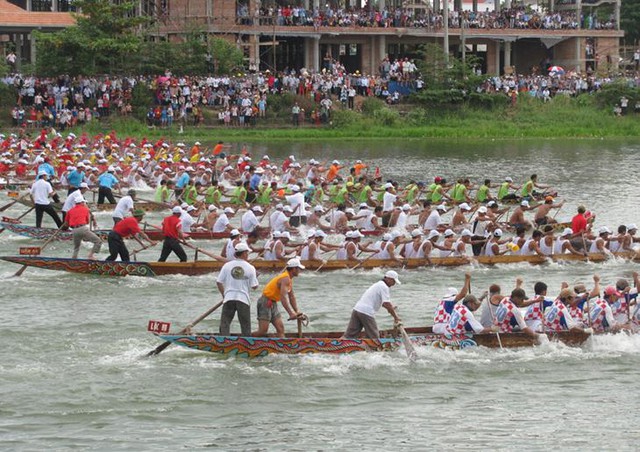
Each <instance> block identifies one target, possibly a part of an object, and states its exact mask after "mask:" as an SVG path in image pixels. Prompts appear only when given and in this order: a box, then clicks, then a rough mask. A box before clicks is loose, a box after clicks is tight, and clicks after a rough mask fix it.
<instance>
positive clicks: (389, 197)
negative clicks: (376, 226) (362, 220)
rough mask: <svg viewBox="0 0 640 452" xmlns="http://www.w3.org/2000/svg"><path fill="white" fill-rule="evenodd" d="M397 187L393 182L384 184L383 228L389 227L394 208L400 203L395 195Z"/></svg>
mask: <svg viewBox="0 0 640 452" xmlns="http://www.w3.org/2000/svg"><path fill="white" fill-rule="evenodd" d="M395 190H396V189H395V187H394V186H393V184H392V183H391V182H387V183H386V184H384V196H383V197H382V226H383V227H385V228H386V227H388V226H389V220H390V219H391V213H392V211H393V208H394V206H395V205H396V203H397V202H398V196H397V195H396V193H395Z"/></svg>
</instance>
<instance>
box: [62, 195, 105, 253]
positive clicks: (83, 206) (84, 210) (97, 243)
mask: <svg viewBox="0 0 640 452" xmlns="http://www.w3.org/2000/svg"><path fill="white" fill-rule="evenodd" d="M73 193H80V190H77V191H75V192H72V193H71V195H69V196H73ZM90 222H93V224H94V225H97V223H96V220H95V218H93V215H92V214H91V211H90V210H89V208H88V207H87V200H86V199H84V198H83V197H82V196H80V197H76V205H75V206H73V207H72V208H71V209H70V210H69V212H68V213H67V215H66V218H65V220H64V223H63V226H64V225H67V226H69V227H70V228H71V229H73V259H77V258H78V253H79V252H80V245H81V244H82V241H83V240H85V241H87V242H91V243H93V249H92V250H91V252H90V253H89V255H88V256H87V259H95V253H98V252H99V251H100V248H101V247H102V240H101V239H100V237H98V236H97V235H95V234H94V233H93V232H92V231H91V230H90V229H89V224H90Z"/></svg>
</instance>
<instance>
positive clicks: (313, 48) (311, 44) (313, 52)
mask: <svg viewBox="0 0 640 452" xmlns="http://www.w3.org/2000/svg"><path fill="white" fill-rule="evenodd" d="M307 45H308V48H309V50H310V52H309V54H310V56H309V63H308V65H307V69H309V70H310V71H314V72H318V71H319V70H320V36H314V37H312V38H307Z"/></svg>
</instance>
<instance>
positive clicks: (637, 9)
mask: <svg viewBox="0 0 640 452" xmlns="http://www.w3.org/2000/svg"><path fill="white" fill-rule="evenodd" d="M620 28H622V29H623V30H624V35H625V39H626V40H627V42H630V43H632V44H634V45H635V43H637V42H638V40H640V0H625V1H624V2H622V6H621V8H620Z"/></svg>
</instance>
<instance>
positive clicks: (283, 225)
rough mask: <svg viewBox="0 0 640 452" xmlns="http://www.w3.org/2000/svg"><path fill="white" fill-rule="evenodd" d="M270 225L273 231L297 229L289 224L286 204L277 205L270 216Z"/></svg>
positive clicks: (289, 210)
mask: <svg viewBox="0 0 640 452" xmlns="http://www.w3.org/2000/svg"><path fill="white" fill-rule="evenodd" d="M287 207H288V209H286V211H288V212H289V213H290V212H292V210H291V207H289V206H287ZM269 226H270V227H271V231H272V232H275V231H277V232H284V231H295V230H296V229H295V228H293V227H291V225H290V224H289V216H288V215H286V214H285V206H284V205H282V204H277V205H276V210H275V212H273V213H272V214H271V215H270V216H269Z"/></svg>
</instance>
